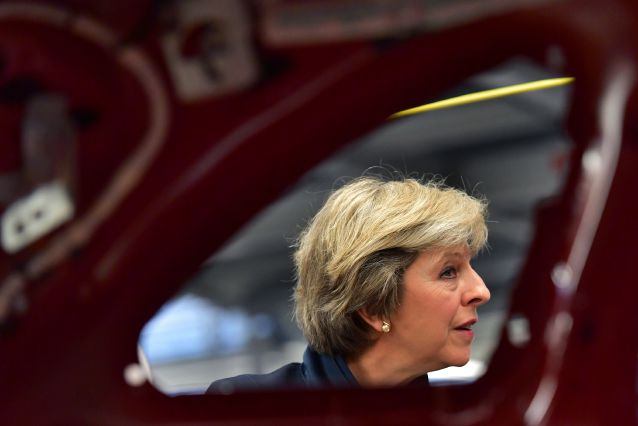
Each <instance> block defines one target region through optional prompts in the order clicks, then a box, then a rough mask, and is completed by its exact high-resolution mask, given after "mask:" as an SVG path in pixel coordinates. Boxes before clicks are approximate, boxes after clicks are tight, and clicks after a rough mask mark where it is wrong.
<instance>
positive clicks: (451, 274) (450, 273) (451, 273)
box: [441, 267, 456, 278]
mask: <svg viewBox="0 0 638 426" xmlns="http://www.w3.org/2000/svg"><path fill="white" fill-rule="evenodd" d="M441 278H456V268H453V267H448V268H445V269H444V270H443V272H441Z"/></svg>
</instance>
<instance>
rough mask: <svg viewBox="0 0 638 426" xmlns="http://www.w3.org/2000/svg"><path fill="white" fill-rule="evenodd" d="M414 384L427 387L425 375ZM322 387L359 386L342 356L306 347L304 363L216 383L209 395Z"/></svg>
mask: <svg viewBox="0 0 638 426" xmlns="http://www.w3.org/2000/svg"><path fill="white" fill-rule="evenodd" d="M411 384H414V385H427V384H428V376H427V375H423V376H421V377H418V378H417V379H415V380H414V381H413V382H412V383H411ZM321 386H332V387H334V386H338V387H358V386H359V383H358V382H357V380H356V379H355V377H354V376H353V375H352V372H351V371H350V369H349V368H348V365H347V364H346V361H345V360H344V359H343V357H341V356H339V355H335V356H329V355H324V354H320V353H318V352H316V351H315V350H313V349H312V348H310V347H307V348H306V352H305V353H304V355H303V362H302V363H298V362H293V363H291V364H287V365H284V366H283V367H281V368H279V369H277V370H275V371H273V372H272V373H268V374H242V375H241V376H235V377H229V378H227V379H221V380H217V381H215V382H213V383H212V384H211V385H210V386H209V388H208V390H207V391H206V393H224V394H228V393H232V392H233V391H235V390H236V389H244V390H255V389H272V388H304V387H306V388H308V387H321Z"/></svg>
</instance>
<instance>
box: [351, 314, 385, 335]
mask: <svg viewBox="0 0 638 426" xmlns="http://www.w3.org/2000/svg"><path fill="white" fill-rule="evenodd" d="M357 313H358V314H359V316H360V317H361V318H362V319H363V320H364V321H365V322H366V323H367V324H368V325H369V326H370V327H372V328H373V329H374V330H375V331H377V332H378V333H381V332H382V331H383V328H382V327H383V319H382V318H381V317H380V316H378V315H371V314H370V312H368V309H367V308H361V309H359V310H357Z"/></svg>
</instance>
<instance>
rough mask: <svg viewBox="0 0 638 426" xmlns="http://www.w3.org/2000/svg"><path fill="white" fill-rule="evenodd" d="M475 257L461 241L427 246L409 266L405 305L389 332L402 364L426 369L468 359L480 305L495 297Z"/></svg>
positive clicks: (456, 364)
mask: <svg viewBox="0 0 638 426" xmlns="http://www.w3.org/2000/svg"><path fill="white" fill-rule="evenodd" d="M470 260H471V254H470V251H469V248H468V247H467V246H466V245H459V246H453V247H449V248H444V249H431V250H426V251H422V252H421V253H420V254H419V255H418V257H417V258H416V260H415V261H414V262H413V263H412V264H411V265H410V266H409V267H408V268H407V269H406V271H405V274H404V281H403V296H402V300H401V304H400V306H399V309H398V310H397V312H396V313H395V314H394V315H392V316H391V317H390V324H391V325H392V329H391V332H390V333H388V334H387V335H386V336H384V337H387V338H389V339H391V341H392V342H391V344H392V347H393V348H394V350H395V354H396V355H398V356H399V357H401V358H400V359H401V360H402V362H403V363H404V364H403V365H406V366H410V367H412V368H415V369H417V370H420V371H421V372H423V371H434V370H438V369H441V368H445V367H448V366H461V365H464V364H465V363H467V362H468V361H469V359H470V348H471V344H472V339H473V338H474V333H473V332H472V330H471V329H470V327H471V325H472V324H474V323H475V322H476V321H477V320H478V316H477V313H476V308H477V307H478V306H480V305H482V304H484V303H486V302H487V301H488V300H489V299H490V292H489V290H488V289H487V287H486V286H485V283H484V282H483V280H482V279H481V277H480V276H479V275H478V274H477V273H476V271H474V269H472V266H471V265H470ZM405 363H407V364H405Z"/></svg>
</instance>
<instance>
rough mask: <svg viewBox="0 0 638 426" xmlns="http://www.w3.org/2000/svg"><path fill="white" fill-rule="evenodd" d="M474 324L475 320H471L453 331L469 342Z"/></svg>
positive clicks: (472, 335)
mask: <svg viewBox="0 0 638 426" xmlns="http://www.w3.org/2000/svg"><path fill="white" fill-rule="evenodd" d="M474 324H476V319H471V320H469V321H466V322H464V323H463V324H461V325H460V326H458V327H455V328H454V331H458V332H459V333H461V335H462V336H464V337H465V338H468V339H470V340H471V339H472V338H473V337H474V331H472V326H473V325H474Z"/></svg>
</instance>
